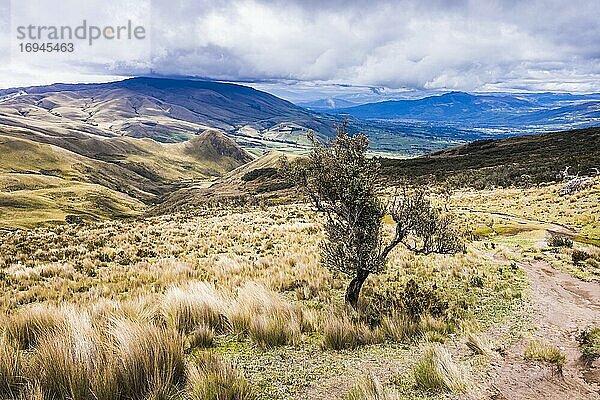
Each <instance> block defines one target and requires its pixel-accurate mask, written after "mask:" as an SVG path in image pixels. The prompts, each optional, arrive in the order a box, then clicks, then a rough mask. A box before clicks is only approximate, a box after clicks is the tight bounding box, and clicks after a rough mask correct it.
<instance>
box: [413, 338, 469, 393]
mask: <svg viewBox="0 0 600 400" xmlns="http://www.w3.org/2000/svg"><path fill="white" fill-rule="evenodd" d="M413 374H414V377H415V383H416V386H417V388H420V389H426V390H433V391H445V392H453V393H464V392H466V391H467V389H468V381H467V378H466V373H465V371H464V369H463V368H462V367H461V366H459V365H457V364H456V363H454V361H452V356H451V354H450V352H449V351H448V350H447V349H445V348H444V347H442V346H440V345H433V346H432V347H429V348H428V349H427V350H426V352H425V355H424V356H423V358H422V359H421V360H420V361H419V362H418V363H417V365H416V367H415V368H414V370H413Z"/></svg>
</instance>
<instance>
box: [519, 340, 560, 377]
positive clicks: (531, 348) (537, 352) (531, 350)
mask: <svg viewBox="0 0 600 400" xmlns="http://www.w3.org/2000/svg"><path fill="white" fill-rule="evenodd" d="M525 358H526V359H527V360H532V361H541V362H546V363H549V364H553V365H555V366H556V368H557V369H558V372H559V373H562V367H563V366H564V365H565V362H566V357H565V355H564V354H563V353H562V352H561V351H560V349H559V348H558V347H556V346H554V345H552V344H550V343H546V342H543V341H541V340H532V341H530V342H529V344H528V345H527V348H526V349H525Z"/></svg>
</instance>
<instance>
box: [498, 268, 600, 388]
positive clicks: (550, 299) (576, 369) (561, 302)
mask: <svg viewBox="0 0 600 400" xmlns="http://www.w3.org/2000/svg"><path fill="white" fill-rule="evenodd" d="M521 267H522V268H523V269H524V270H525V271H526V272H527V274H528V277H529V281H530V284H531V302H532V308H533V309H532V310H531V312H532V315H531V319H532V323H533V326H534V332H533V335H532V337H526V338H523V339H520V340H518V341H517V342H516V343H514V344H513V345H511V346H510V347H508V348H507V349H505V350H506V352H505V354H504V357H503V358H502V360H500V361H498V362H495V363H494V364H492V377H491V378H492V379H491V382H493V384H492V388H493V392H494V394H493V395H492V396H491V398H492V399H495V400H501V399H506V400H529V399H531V400H533V399H544V400H559V399H560V400H571V399H572V400H577V399H581V400H594V399H600V366H599V365H598V362H596V364H595V365H592V366H589V365H585V363H583V362H582V361H581V360H580V352H579V348H578V343H577V335H578V333H579V332H580V331H581V330H582V329H585V328H586V327H589V326H600V284H599V283H597V282H584V281H581V280H579V279H577V278H574V277H572V276H571V275H569V274H567V273H565V272H563V271H559V270H557V269H555V268H553V267H552V266H551V265H550V264H548V263H547V262H545V261H530V262H529V261H525V262H522V263H521ZM534 338H539V339H543V340H545V341H547V342H550V343H552V344H554V345H556V346H558V347H559V348H560V349H561V350H562V352H563V353H564V354H565V355H566V357H567V362H566V365H565V367H564V368H563V374H562V376H561V375H560V374H558V373H557V372H556V369H555V368H554V367H550V366H547V365H543V364H538V363H533V362H529V361H527V360H525V359H524V357H523V354H524V352H525V348H526V346H527V343H528V342H529V341H530V340H531V339H534Z"/></svg>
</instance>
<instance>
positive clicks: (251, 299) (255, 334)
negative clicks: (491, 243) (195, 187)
mask: <svg viewBox="0 0 600 400" xmlns="http://www.w3.org/2000/svg"><path fill="white" fill-rule="evenodd" d="M387 228H389V227H387ZM387 228H386V229H387ZM320 232H321V229H320V220H319V219H318V218H317V217H316V216H315V215H314V214H313V213H312V212H311V211H310V210H308V209H307V208H306V207H304V206H298V205H294V206H277V207H270V208H266V209H262V208H247V209H233V208H231V209H225V210H206V211H204V212H201V213H199V214H196V215H171V216H164V217H155V218H149V219H143V220H137V221H112V222H103V223H97V224H90V225H84V226H81V227H73V226H59V227H55V228H44V229H36V230H31V231H18V232H12V233H9V234H7V235H5V236H4V237H3V238H2V239H0V273H1V274H2V275H0V278H1V279H0V289H2V290H1V291H0V307H2V309H3V310H4V311H5V318H6V319H7V320H8V323H7V324H6V328H5V330H4V332H3V335H2V336H3V337H4V339H2V340H5V342H7V343H8V344H7V345H6V346H5V348H7V349H10V348H11V347H10V346H13V347H17V348H19V349H22V350H19V351H18V352H17V354H18V355H19V357H20V358H19V360H21V361H22V360H24V361H25V363H26V364H28V363H29V364H31V363H34V365H36V366H37V368H35V369H33V370H31V371H34V370H35V371H36V372H35V373H33V372H27V373H25V374H24V383H23V382H20V381H15V380H14V379H13V378H11V382H16V383H10V384H8V383H6V384H5V383H3V385H4V386H3V387H9V386H10V387H17V388H19V390H20V394H21V395H22V396H29V398H36V397H35V396H38V398H41V397H39V396H46V397H48V396H49V395H48V393H50V394H51V395H54V396H55V397H56V398H66V397H68V396H71V395H74V394H77V396H80V398H82V399H86V398H93V397H90V396H96V395H98V394H99V396H100V397H99V398H111V396H115V395H114V393H120V394H119V395H122V396H132V393H134V392H137V393H138V394H137V396H146V398H156V399H159V398H175V399H180V398H181V399H183V398H186V396H191V397H192V398H202V397H201V396H213V394H211V395H209V394H207V393H209V392H210V393H215V392H214V390H216V389H215V388H218V387H223V384H222V382H223V381H230V382H231V385H232V387H238V389H235V390H234V392H233V394H231V393H229V392H227V391H225V392H224V393H223V394H218V393H220V392H218V391H217V394H216V395H214V396H217V397H208V398H216V399H221V398H232V399H233V398H253V397H252V396H256V397H257V398H259V399H278V398H285V396H287V395H284V394H282V393H283V392H281V391H280V390H295V391H297V392H298V393H299V394H298V395H297V396H298V397H300V398H302V394H300V393H303V392H302V391H303V390H307V389H306V388H307V387H311V386H314V385H319V384H321V378H323V377H326V376H331V374H336V373H337V374H345V373H351V372H350V370H348V368H350V367H349V366H347V363H348V362H351V363H353V364H352V365H359V364H360V363H361V362H363V361H362V360H361V358H360V356H354V355H353V354H354V352H357V353H356V354H361V353H360V352H361V351H362V350H360V349H358V348H359V347H360V348H365V347H366V348H371V350H368V351H373V352H376V353H377V352H381V353H382V354H387V353H388V352H389V351H404V350H402V348H404V347H402V346H399V347H394V346H395V343H397V342H403V343H406V344H410V345H411V347H412V346H414V347H415V348H419V346H420V344H419V343H422V341H421V339H423V338H424V339H425V340H427V341H430V342H445V341H450V340H452V339H451V335H450V333H452V332H455V331H456V329H457V327H459V326H460V325H461V324H462V323H463V322H464V321H469V320H471V319H478V320H479V319H483V320H484V323H485V320H487V319H489V320H496V319H497V318H500V317H501V316H502V315H506V313H508V312H510V310H511V307H512V306H513V305H514V304H517V303H518V302H519V301H520V297H518V296H513V295H510V296H508V295H506V293H508V292H510V293H513V294H514V293H516V294H520V291H521V290H522V289H523V287H524V275H523V272H522V271H520V270H519V269H511V268H509V265H508V263H506V262H503V261H493V260H484V259H482V258H481V257H480V252H481V251H482V250H483V247H482V246H483V245H482V244H481V243H474V244H472V245H471V246H470V250H469V252H468V253H467V254H459V255H456V256H431V257H426V256H416V255H414V254H411V253H410V252H408V251H404V250H402V249H398V250H397V251H395V252H394V253H393V254H392V256H391V258H390V263H389V268H388V271H387V272H386V273H384V274H381V275H377V276H375V275H374V276H371V277H369V279H368V280H367V283H366V285H365V288H364V297H363V300H362V301H363V303H364V305H365V307H364V309H361V311H360V312H359V313H357V314H352V313H348V312H347V311H346V310H344V309H343V291H344V288H345V285H346V284H347V282H348V278H347V277H344V276H341V275H340V274H336V273H332V272H331V271H328V270H327V269H325V268H324V267H323V266H321V265H320V262H319V257H318V254H319V250H318V243H319V241H320V240H321V234H320ZM473 277H478V278H479V280H477V281H476V282H475V283H473V282H474V280H473ZM409 280H414V281H416V282H418V284H419V285H422V286H423V287H433V286H435V288H436V289H435V291H436V293H437V294H436V296H439V297H440V298H442V299H444V301H445V302H446V303H447V304H446V305H445V308H444V310H442V313H440V314H439V315H438V314H436V315H435V316H433V314H431V313H430V311H427V312H426V313H424V314H423V315H421V316H419V317H418V318H414V317H410V318H409V317H408V316H407V314H406V312H405V310H404V309H402V307H400V308H398V309H396V310H391V309H385V310H380V311H382V312H383V314H381V315H380V319H372V318H370V317H369V314H368V312H369V310H370V309H371V307H370V305H371V304H372V302H374V301H375V300H374V299H379V298H382V296H384V297H385V296H388V295H389V293H394V291H395V292H396V296H400V297H402V293H403V288H404V285H405V283H406V282H408V281H409ZM390 288H391V289H393V290H388V289H390ZM423 300H427V299H423ZM392 311H393V312H392ZM432 312H433V311H432ZM58 337H64V338H65V339H64V340H62V341H61V340H58V339H57V338H58ZM207 348H209V349H212V350H213V351H214V353H215V354H216V355H215V356H214V357H217V356H218V357H221V354H222V358H223V359H222V360H220V361H219V362H218V363H217V364H219V365H221V366H222V369H220V370H218V371H220V372H218V373H217V372H214V373H213V372H211V373H208V372H206V371H203V370H202V367H201V366H202V365H204V364H203V362H200V361H198V359H197V356H198V354H202V353H203V351H204V349H207ZM379 348H381V350H378V349H379ZM26 349H28V350H26ZM350 349H355V350H353V351H351V350H350ZM389 349H393V350H389ZM397 349H400V350H397ZM332 350H333V351H332ZM51 354H54V355H55V356H56V357H58V361H57V362H55V363H53V364H52V363H50V361H49V360H50V356H51ZM248 354H251V355H248ZM303 354H307V357H308V356H309V357H311V358H310V360H308V361H306V362H308V365H307V366H305V367H303V370H302V371H304V370H306V372H300V371H299V370H298V368H296V367H295V366H294V367H292V368H289V365H287V364H282V363H285V362H286V361H285V360H287V359H289V358H297V357H300V356H301V355H303ZM246 355H248V356H247V357H246ZM3 357H5V358H6V357H8V356H7V355H3ZM259 359H260V360H266V364H265V365H264V366H260V367H258V366H256V365H254V363H255V362H258V361H257V360H259ZM316 359H323V360H327V363H330V364H328V365H327V366H320V364H319V363H315V362H314V360H316ZM311 360H312V361H311ZM349 360H351V361H349ZM21 361H18V362H13V363H8V364H7V365H9V366H10V365H12V366H13V367H10V368H11V370H13V371H16V370H18V368H20V367H19V365H22V364H19V363H21ZM301 362H304V361H301ZM324 362H325V361H324ZM206 364H207V365H208V364H211V363H206ZM313 364H314V366H313ZM233 365H236V366H237V367H234V366H233ZM286 365H287V366H286ZM299 365H303V364H299ZM348 365H350V364H348ZM161 366H163V367H161ZM165 368H166V369H165ZM195 368H196V369H195ZM236 368H237V369H236ZM311 368H318V369H317V370H316V371H313V372H309V371H310V369H311ZM92 370H93V371H94V373H91V372H90V371H92ZM126 371H128V372H126ZM242 372H243V375H246V376H247V378H243V376H242ZM7 376H16V375H15V374H14V373H13V375H9V374H8V373H7ZM277 376H282V377H284V378H282V380H281V383H273V382H272V380H273V379H276V378H274V377H277ZM192 377H194V378H192ZM246 379H247V381H246ZM51 382H58V383H57V384H51ZM61 382H62V383H61ZM194 382H196V383H194ZM219 382H221V383H219ZM299 382H304V383H302V384H300V383H299ZM278 385H283V389H282V388H281V387H279V386H278ZM303 385H304V386H303ZM3 390H4V389H3ZM11 390H12V389H11ZM348 390H350V387H348V388H345V389H343V393H345V392H347V391H348ZM411 390H412V389H411ZM194 393H195V394H194ZM228 393H229V394H228ZM235 393H246V394H243V396H248V397H235V396H237V394H235ZM85 396H88V397H85ZM102 396H104V397H102ZM173 396H174V397H173ZM194 396H196V397H194ZM199 396H200V397H199ZM218 396H225V397H218ZM227 396H230V397H227ZM231 396H232V397H231ZM240 396H242V395H240Z"/></svg>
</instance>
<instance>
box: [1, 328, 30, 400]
mask: <svg viewBox="0 0 600 400" xmlns="http://www.w3.org/2000/svg"><path fill="white" fill-rule="evenodd" d="M23 361H24V360H23V357H22V355H21V352H20V351H19V350H18V349H17V348H16V347H15V346H13V345H12V344H11V343H10V342H8V341H7V340H6V339H5V338H4V336H2V335H0V398H2V399H5V398H14V397H16V394H17V393H19V392H20V390H21V389H22V387H23V385H24V384H25V378H24V376H25V371H24V368H25V366H24V365H23Z"/></svg>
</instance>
